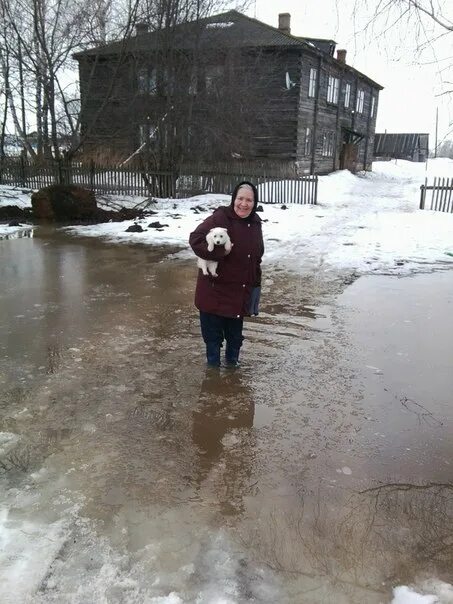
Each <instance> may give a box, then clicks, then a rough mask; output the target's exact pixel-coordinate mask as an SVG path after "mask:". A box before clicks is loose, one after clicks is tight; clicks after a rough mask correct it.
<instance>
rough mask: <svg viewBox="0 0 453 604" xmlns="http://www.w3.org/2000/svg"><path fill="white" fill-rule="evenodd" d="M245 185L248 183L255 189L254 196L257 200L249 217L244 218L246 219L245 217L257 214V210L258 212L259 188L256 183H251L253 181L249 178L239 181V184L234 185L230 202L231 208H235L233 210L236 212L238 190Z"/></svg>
mask: <svg viewBox="0 0 453 604" xmlns="http://www.w3.org/2000/svg"><path fill="white" fill-rule="evenodd" d="M244 185H248V186H249V187H251V188H252V191H253V196H254V200H255V202H254V204H253V209H252V211H251V212H250V214H249V215H248V216H247V218H244V219H243V220H247V219H248V218H250V217H251V216H253V215H254V214H255V212H256V208H257V207H258V190H257V188H256V187H255V185H254V184H252V183H251V182H249V181H248V180H243V181H241V182H240V183H238V184H237V185H236V186H235V187H234V190H233V193H232V194H231V203H230V208H231V209H232V210H233V212H234V200H235V199H236V195H237V192H238V191H239V189H240V188H241V187H243V186H244Z"/></svg>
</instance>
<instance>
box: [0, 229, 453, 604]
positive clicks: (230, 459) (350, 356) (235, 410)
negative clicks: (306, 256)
mask: <svg viewBox="0 0 453 604" xmlns="http://www.w3.org/2000/svg"><path fill="white" fill-rule="evenodd" d="M0 267H1V268H0V271H1V274H0V277H1V284H2V286H1V291H0V352H1V358H0V387H1V395H0V487H1V489H0V493H1V494H0V540H1V541H2V545H4V546H5V544H6V546H7V547H6V546H5V549H4V551H5V552H6V551H8V554H7V555H5V554H3V557H2V554H1V553H0V594H1V595H2V600H1V601H2V602H3V601H5V602H18V601H22V600H25V598H26V597H27V596H29V595H30V594H32V600H31V601H33V602H43V603H44V602H66V601H68V602H69V601H71V602H84V603H85V602H101V601H105V602H112V603H113V602H115V603H116V602H118V603H119V602H144V601H154V600H152V599H151V598H163V599H162V600H155V601H159V602H170V603H172V604H173V603H178V602H197V603H205V602H206V603H208V602H218V601H222V602H238V603H239V602H249V601H255V602H264V603H267V602H272V603H275V602H279V603H282V604H286V603H292V602H304V603H305V602H308V603H311V602H313V603H318V602H319V603H321V602H326V603H331V602H332V603H334V602H335V603H336V604H337V603H340V604H341V603H343V602H344V603H355V602H357V603H363V602H370V603H372V604H373V603H375V602H376V603H378V602H389V601H390V599H391V588H392V586H395V585H398V584H401V583H407V582H410V581H413V580H416V578H417V577H418V576H420V575H421V574H422V575H423V574H426V575H428V576H438V577H440V578H443V579H444V580H447V581H450V582H451V581H452V579H453V576H452V571H451V568H452V562H453V545H452V544H453V539H452V537H453V529H452V528H451V527H452V526H453V524H452V516H453V503H452V501H453V499H452V495H453V461H452V459H453V456H452V453H453V433H452V428H451V425H452V420H453V405H452V394H451V393H452V392H453V377H452V373H451V359H453V338H452V337H451V334H452V333H453V329H452V327H453V313H452V309H453V288H452V286H451V284H452V273H451V272H437V273H431V274H424V275H415V276H412V277H410V278H405V279H398V278H395V277H386V276H372V277H362V278H360V279H359V280H358V281H356V282H354V283H353V284H352V285H349V286H346V285H344V283H343V282H342V281H341V280H336V281H332V282H331V283H321V284H320V282H319V280H315V279H314V278H313V277H311V278H308V277H307V278H305V277H295V276H291V275H287V274H285V273H284V272H283V271H281V270H276V269H273V268H272V267H265V273H266V281H265V284H264V291H263V303H262V314H261V315H260V317H259V318H258V319H255V320H250V321H247V324H246V333H245V335H246V342H245V345H244V349H243V364H242V367H241V369H240V370H237V371H231V370H227V369H222V370H221V372H220V374H215V373H214V374H211V373H209V372H206V370H205V369H204V355H203V350H202V346H201V339H200V336H199V330H198V322H197V316H196V313H195V310H194V308H193V306H192V296H193V287H194V282H195V273H196V268H195V263H194V262H192V261H181V260H176V259H173V258H171V257H168V256H167V253H166V250H152V249H149V248H147V247H140V246H133V247H130V246H120V245H118V246H111V245H106V244H103V243H99V242H96V241H92V240H90V241H85V240H81V239H76V238H69V237H67V236H65V235H63V234H57V235H55V234H53V233H52V232H45V231H39V230H38V231H37V233H36V234H35V237H34V238H30V239H27V238H24V239H18V240H10V241H2V242H0ZM1 549H2V548H0V552H1ZM24 569H25V570H24ZM24 575H25V576H26V577H27V580H25V581H24V580H23V576H24ZM2 590H3V591H2ZM21 598H22V600H21ZM216 598H217V599H216ZM222 598H223V599H222Z"/></svg>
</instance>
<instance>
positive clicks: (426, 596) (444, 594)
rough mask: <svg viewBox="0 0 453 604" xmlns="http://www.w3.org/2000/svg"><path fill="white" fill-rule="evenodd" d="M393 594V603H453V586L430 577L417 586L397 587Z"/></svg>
mask: <svg viewBox="0 0 453 604" xmlns="http://www.w3.org/2000/svg"><path fill="white" fill-rule="evenodd" d="M393 596H394V597H393V600H392V602H391V604H453V586H452V585H450V584H449V583H444V582H443V581H438V580H435V579H429V580H426V581H423V582H422V583H421V584H420V586H417V587H412V588H411V587H407V586H406V585H400V586H399V587H395V589H394V590H393Z"/></svg>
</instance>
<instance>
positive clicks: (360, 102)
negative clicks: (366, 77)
mask: <svg viewBox="0 0 453 604" xmlns="http://www.w3.org/2000/svg"><path fill="white" fill-rule="evenodd" d="M364 105H365V90H364V89H363V88H359V89H358V90H357V99H356V104H355V111H356V113H360V114H362V113H363V107H364Z"/></svg>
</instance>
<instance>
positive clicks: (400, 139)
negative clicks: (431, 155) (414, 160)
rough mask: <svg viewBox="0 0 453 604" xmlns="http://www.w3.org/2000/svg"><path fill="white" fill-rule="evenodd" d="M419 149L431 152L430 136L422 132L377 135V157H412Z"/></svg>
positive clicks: (375, 142)
mask: <svg viewBox="0 0 453 604" xmlns="http://www.w3.org/2000/svg"><path fill="white" fill-rule="evenodd" d="M417 149H421V150H425V151H426V152H428V150H429V134H426V133H421V132H407V133H388V132H384V133H376V134H375V137H374V154H375V155H377V156H378V155H395V154H398V155H412V154H413V153H414V151H416V150H417Z"/></svg>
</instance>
